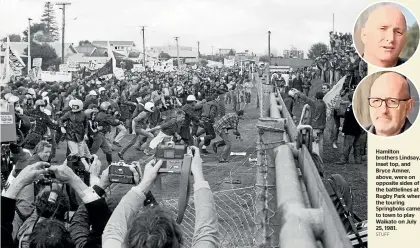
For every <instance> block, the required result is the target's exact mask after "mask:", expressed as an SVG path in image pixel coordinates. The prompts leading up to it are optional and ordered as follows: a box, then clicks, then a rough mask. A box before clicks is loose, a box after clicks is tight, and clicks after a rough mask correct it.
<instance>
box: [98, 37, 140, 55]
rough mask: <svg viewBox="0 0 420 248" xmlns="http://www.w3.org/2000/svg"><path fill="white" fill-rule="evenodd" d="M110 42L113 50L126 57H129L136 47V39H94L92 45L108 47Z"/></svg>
mask: <svg viewBox="0 0 420 248" xmlns="http://www.w3.org/2000/svg"><path fill="white" fill-rule="evenodd" d="M108 42H109V45H110V47H111V48H112V50H113V51H115V52H117V53H118V54H122V55H124V56H126V57H128V54H129V53H130V52H131V51H132V50H133V49H135V48H136V44H135V43H134V41H112V40H110V41H107V40H94V41H92V45H94V46H96V47H101V48H106V49H108Z"/></svg>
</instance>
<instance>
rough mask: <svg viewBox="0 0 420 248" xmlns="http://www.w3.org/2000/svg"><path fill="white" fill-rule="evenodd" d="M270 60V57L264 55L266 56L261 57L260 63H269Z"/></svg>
mask: <svg viewBox="0 0 420 248" xmlns="http://www.w3.org/2000/svg"><path fill="white" fill-rule="evenodd" d="M269 60H270V59H269V57H268V55H264V56H261V57H260V62H265V63H268V61H269Z"/></svg>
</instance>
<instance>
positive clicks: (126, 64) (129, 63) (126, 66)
mask: <svg viewBox="0 0 420 248" xmlns="http://www.w3.org/2000/svg"><path fill="white" fill-rule="evenodd" d="M116 61H117V62H116V64H117V67H119V68H121V62H124V68H123V69H125V70H131V69H133V67H134V66H133V64H134V62H133V61H131V60H129V59H116Z"/></svg>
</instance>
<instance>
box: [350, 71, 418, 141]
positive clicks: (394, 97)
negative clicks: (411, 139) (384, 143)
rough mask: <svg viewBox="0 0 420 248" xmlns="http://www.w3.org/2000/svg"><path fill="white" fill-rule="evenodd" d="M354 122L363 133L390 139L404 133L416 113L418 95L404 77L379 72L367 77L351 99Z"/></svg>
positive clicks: (390, 72) (397, 74) (392, 73)
mask: <svg viewBox="0 0 420 248" xmlns="http://www.w3.org/2000/svg"><path fill="white" fill-rule="evenodd" d="M353 112H354V115H355V117H356V120H357V121H358V122H359V124H360V126H362V127H363V128H364V129H365V130H366V131H367V132H369V133H372V134H375V135H377V136H385V137H392V136H396V135H399V134H402V133H404V132H405V131H407V130H408V129H409V128H410V127H411V125H412V124H413V123H414V121H415V120H416V118H417V115H418V112H419V93H418V91H417V89H416V87H415V86H414V84H413V83H412V82H411V81H410V80H409V79H408V78H406V77H405V76H404V75H402V74H400V73H397V72H393V71H381V72H376V73H373V74H370V75H368V76H367V77H365V78H364V79H363V80H362V81H361V82H360V84H359V85H358V86H357V88H356V90H355V92H354V96H353Z"/></svg>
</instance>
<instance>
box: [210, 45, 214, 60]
mask: <svg viewBox="0 0 420 248" xmlns="http://www.w3.org/2000/svg"><path fill="white" fill-rule="evenodd" d="M213 47H214V46H211V60H214V56H213Z"/></svg>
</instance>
